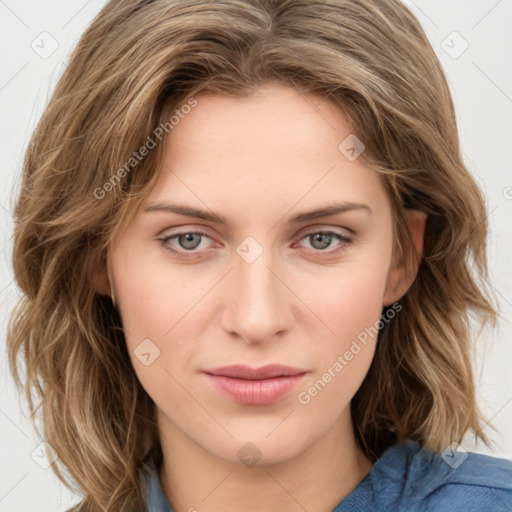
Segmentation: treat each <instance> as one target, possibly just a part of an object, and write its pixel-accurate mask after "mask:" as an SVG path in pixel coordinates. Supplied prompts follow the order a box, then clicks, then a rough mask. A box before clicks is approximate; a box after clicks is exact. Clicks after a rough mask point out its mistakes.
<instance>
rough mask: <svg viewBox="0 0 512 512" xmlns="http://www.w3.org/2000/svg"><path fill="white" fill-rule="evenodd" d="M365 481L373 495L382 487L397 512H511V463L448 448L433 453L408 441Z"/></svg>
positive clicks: (380, 462)
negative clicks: (399, 511)
mask: <svg viewBox="0 0 512 512" xmlns="http://www.w3.org/2000/svg"><path fill="white" fill-rule="evenodd" d="M371 480H372V485H373V488H374V492H375V493H376V494H377V495H378V492H379V490H380V491H383V492H384V488H386V487H387V491H388V493H387V495H388V497H389V500H390V501H391V502H392V503H393V506H394V507H395V508H396V509H397V510H409V511H410V510H415V511H418V512H423V511H424V512H428V511H434V510H436V511H437V510H443V511H446V512H448V511H449V512H452V511H453V512H456V511H464V512H471V511H482V510H493V511H494V512H502V511H503V512H505V511H508V512H510V511H512V461H509V460H507V459H501V458H497V457H491V456H488V455H481V454H478V453H468V452H465V451H456V450H454V449H453V447H450V448H447V449H446V450H444V451H443V452H435V451H432V450H427V449H422V448H420V446H419V445H418V443H415V442H413V441H407V442H405V443H400V444H398V445H395V446H392V447H390V448H388V449H387V450H386V451H385V452H384V453H383V454H382V456H381V458H380V459H379V460H378V461H377V463H376V464H375V466H374V468H373V469H372V471H371ZM390 486H391V487H392V488H394V489H395V491H394V492H391V493H390V492H389V490H390ZM390 504H391V503H390Z"/></svg>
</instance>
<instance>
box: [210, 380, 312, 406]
mask: <svg viewBox="0 0 512 512" xmlns="http://www.w3.org/2000/svg"><path fill="white" fill-rule="evenodd" d="M205 375H206V376H207V377H208V378H209V380H210V382H211V383H212V384H213V386H214V387H215V388H216V389H217V390H218V391H220V393H222V394H223V395H224V396H226V397H228V398H230V399H231V400H233V401H234V402H237V403H239V404H245V405H268V404H272V403H274V402H277V401H278V400H280V399H281V398H284V397H285V396H286V395H287V394H289V393H290V392H291V391H292V390H293V389H294V388H296V387H297V386H298V385H299V383H300V381H301V380H302V379H303V378H304V376H305V375H306V374H305V373H301V374H300V375H288V376H286V377H274V378H272V379H262V380H247V379H235V378H233V377H226V376H224V375H211V374H209V373H205Z"/></svg>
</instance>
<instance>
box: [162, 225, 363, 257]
mask: <svg viewBox="0 0 512 512" xmlns="http://www.w3.org/2000/svg"><path fill="white" fill-rule="evenodd" d="M344 230H345V231H348V232H349V234H347V233H344V232H343V231H344ZM189 233H190V234H200V235H201V236H203V237H204V236H206V237H208V238H209V239H210V240H212V241H213V237H212V236H211V235H210V234H209V233H207V230H206V229H203V228H191V229H182V230H180V231H177V232H175V233H169V234H168V235H162V236H159V237H158V239H159V240H164V241H165V240H170V239H173V238H175V237H178V236H180V235H185V234H189ZM317 233H334V234H338V235H340V236H341V237H342V239H341V240H339V241H340V242H343V238H346V239H347V240H346V241H348V240H350V241H352V239H353V236H354V234H355V233H354V232H353V231H352V230H350V229H348V228H340V227H321V226H318V227H310V228H304V229H303V230H301V231H300V232H299V233H298V234H297V235H295V236H294V242H296V241H301V240H302V239H304V238H305V237H307V236H310V235H313V234H317ZM190 252H194V251H190Z"/></svg>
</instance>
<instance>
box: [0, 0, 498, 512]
mask: <svg viewBox="0 0 512 512" xmlns="http://www.w3.org/2000/svg"><path fill="white" fill-rule="evenodd" d="M270 82H279V83H284V84H287V85H289V86H292V87H294V88H296V89H297V90H299V91H300V92H301V93H310V94H316V95H318V96H321V97H322V98H327V99H328V100H329V101H331V102H334V103H336V104H338V105H339V106H340V108H341V109H342V111H343V112H344V113H345V114H346V116H347V119H348V120H349V122H350V123H351V127H352V129H353V133H355V134H357V136H358V137H359V138H360V139H361V140H362V141H364V144H365V145H366V151H365V152H364V154H363V155H362V157H363V158H364V159H365V161H366V162H367V163H368V165H369V166H371V167H372V168H373V169H375V170H376V171H377V172H381V173H382V174H383V176H384V181H385V184H386V187H387V191H388V193H389V197H390V200H391V203H392V207H393V214H394V223H395V226H394V227H395V236H396V246H397V248H398V250H401V251H402V252H403V251H404V249H405V247H406V246H407V244H410V243H411V239H410V235H409V232H408V229H407V222H406V210H407V208H413V209H418V210H422V211H424V212H426V213H427V214H428V220H427V224H426V232H425V244H424V256H423V259H422V261H421V264H420V267H419V271H418V275H417V278H416V280H415V282H414V283H413V285H412V287H411V288H410V289H409V291H408V292H407V294H406V295H405V296H404V297H403V299H402V300H401V304H402V307H403V311H402V312H401V313H400V314H398V315H397V316H396V318H394V320H393V321H392V322H390V323H387V324H386V325H385V326H384V327H383V328H382V330H381V332H380V333H379V342H378V344H377V349H376V354H375V357H374V360H373V362H372V365H371V367H370V370H369V372H368V374H367V377H366V379H365V381H364V382H363V384H362V386H361V388H360V389H359V390H358V392H357V394H356V395H355V397H354V398H353V400H352V403H351V409H352V417H353V424H354V429H355V433H356V438H357V441H358V443H359V445H360V447H361V448H362V450H363V451H364V453H365V454H366V455H367V457H369V458H370V459H371V460H372V461H375V460H376V459H377V458H378V457H379V455H380V454H381V453H382V452H383V451H384V450H385V449H386V448H387V447H388V446H390V445H392V444H394V443H396V442H398V441H400V440H403V439H413V440H417V441H418V442H420V443H421V445H422V446H424V447H427V448H432V449H435V450H440V449H443V448H444V447H445V446H446V445H448V444H450V443H451V442H454V441H456V442H460V441H461V440H462V437H463V435H464V434H465V433H467V432H471V431H472V432H474V433H475V435H476V436H477V437H479V438H481V439H483V440H484V441H485V440H486V439H485V436H484V434H483V432H482V421H483V419H482V417H481V414H480V412H479V410H478V407H477V403H476V399H475V387H474V378H473V373H472V368H471V350H470V349H471V343H470V341H471V336H470V335H471V332H472V329H471V328H470V327H471V325H470V322H469V320H470V316H471V317H472V316H475V318H477V319H478V320H479V321H480V322H481V324H482V325H485V323H486V322H488V321H491V323H492V324H494V322H495V315H496V313H495V311H494V309H493V307H492V306H491V300H490V297H491V295H490V294H489V290H488V289H487V287H486V278H487V260H486V235H487V222H486V206H485V201H484V197H483V194H482V192H481V190H480V189H479V187H478V185H477V184H476V182H475V180H474V179H473V177H472V176H471V174H470V173H469V172H468V170H467V168H466V166H465V164H464V162H463V159H462V156H461V152H460V148H459V140H458V132H457V124H456V118H455V113H454V106H453V103H452V98H451V95H450V91H449V87H448V85H447V81H446V78H445V75H444V73H443V70H442V69H441V66H440V63H439V61H438V59H437V57H436V55H435V53H434V51H433V49H432V47H431V45H430V43H429V41H428V39H427V37H426V35H425V33H424V31H423V30H422V28H421V26H420V24H419V23H418V21H417V19H416V18H415V16H414V15H413V14H412V13H411V11H410V10H409V9H408V8H407V7H406V6H405V5H404V4H402V3H401V2H400V1H398V0H365V1H362V0H360V1H354V0H293V1H292V0H289V1H288V0H282V1H281V0H223V1H222V2H212V1H210V0H160V1H148V0H112V1H110V2H108V3H107V4H106V6H105V7H104V8H103V9H102V11H101V12H100V13H99V15H98V16H97V17H96V18H95V20H94V21H93V22H92V24H91V25H90V27H89V28H88V29H87V30H86V32H85V33H84V34H83V36H82V37H81V39H80V40H79V42H78V45H77V47H76V49H75V50H74V52H73V54H72V55H71V57H70V60H69V63H68V65H67V67H66V70H65V71H64V73H63V75H62V77H61V78H60V80H59V82H58V84H57V86H56V88H55V90H54V93H53V95H52V97H51V99H50V101H49V103H48V105H47V107H46V109H45V111H44V113H43V115H42V117H41V119H40V121H39V124H38V126H37V128H36V130H35V132H34V134H33V136H32V139H31V141H30V144H29V146H28V149H27V152H26V156H25V160H24V163H23V181H22V187H21V192H20V195H19V197H18V200H17V204H16V209H15V231H14V252H13V263H14V271H15V276H16V281H17V283H18V285H19V287H20V288H21V291H22V298H21V300H20V302H19V303H18V305H17V306H16V308H15V309H14V310H13V312H12V315H11V318H10V322H9V327H8V351H9V364H10V369H11V372H12V374H13V376H14V379H15V382H16V384H17V386H18V387H20V386H22V382H21V379H20V374H19V369H18V366H17V362H18V359H20V358H22V359H23V362H24V363H25V364H26V370H27V371H26V376H25V379H24V383H23V386H24V389H25V391H26V397H27V400H28V403H29V406H30V411H31V417H32V418H33V417H34V415H35V414H36V413H37V411H38V410H39V408H42V420H43V429H44V433H43V436H44V439H45V440H46V441H47V442H48V443H49V444H50V445H51V446H52V447H53V448H54V449H55V450H56V451H57V453H58V455H59V459H58V462H56V463H54V464H53V465H52V467H53V469H54V471H55V472H56V474H57V476H58V477H59V478H60V480H61V481H62V482H63V483H64V484H65V485H67V486H68V487H70V488H71V485H70V484H68V481H67V479H66V477H65V476H64V474H63V473H62V472H61V471H60V470H59V467H58V466H59V465H63V467H64V468H65V469H67V470H68V471H69V475H70V477H71V481H72V482H76V484H77V487H78V488H79V489H80V490H81V491H82V492H83V496H84V497H83V501H82V502H81V504H80V508H79V510H83V511H105V510H116V511H117V510H119V511H123V512H124V511H131V510H141V509H143V508H144V507H145V501H144V496H143V489H142V486H141V482H140V480H139V473H138V472H139V470H140V467H141V460H142V459H143V458H144V456H145V455H147V454H148V450H149V449H150V451H149V455H150V456H151V457H152V458H153V460H154V461H155V462H156V463H157V464H159V463H160V462H161V457H162V453H161V447H160V444H159V439H158V433H157V428H156V417H155V407H154V404H153V402H152V400H151V398H150V397H149V395H148V394H147V393H146V392H145V390H144V389H143V388H142V386H141V385H140V383H139V381H138V379H137V377H136V374H135V372H134V370H133V368H132V366H131V363H130V359H129V355H128V353H127V348H126V344H125V340H124V337H123V330H122V323H121V318H120V316H119V315H118V313H117V311H116V309H115V308H114V307H113V304H112V301H111V300H110V298H109V297H105V296H102V295H99V294H98V293H96V292H95V289H94V287H93V286H92V284H91V275H92V272H93V269H95V268H102V269H105V268H106V265H107V256H106V255H107V251H108V247H109V244H110V242H111V240H112V238H113V236H115V234H116V233H117V232H118V231H119V230H121V229H122V228H123V226H125V225H126V224H127V223H128V222H129V221H130V219H131V218H133V215H134V214H135V212H136V210H137V209H138V207H139V206H140V204H141V202H142V201H143V200H144V198H145V197H146V195H147V193H148V192H149V190H151V188H152V187H153V186H154V184H155V181H156V178H157V176H158V172H157V169H159V166H160V164H161V161H162V147H163V145H164V144H163V143H160V144H158V145H157V146H156V147H155V148H154V149H153V150H151V151H150V152H149V153H148V154H147V155H146V156H145V158H143V159H141V161H140V162H137V163H136V165H134V166H133V169H132V170H131V171H130V172H126V173H125V174H126V175H125V176H123V177H122V179H119V180H118V181H116V183H115V184H114V185H112V186H108V187H107V186H105V184H106V183H107V182H111V183H112V181H111V180H112V176H113V174H114V172H115V170H117V169H120V168H122V167H123V165H124V164H125V163H126V162H127V161H129V159H130V158H131V157H132V156H133V154H134V151H137V150H138V149H139V148H140V147H142V146H143V145H144V144H145V143H146V142H147V137H148V136H149V135H150V134H151V133H153V131H154V130H155V128H156V127H158V126H159V125H161V124H162V123H166V122H168V121H169V119H170V117H171V115H172V114H173V112H175V110H176V109H177V108H179V106H180V105H183V104H184V102H185V101H186V100H187V99H190V98H193V97H194V95H196V94H198V93H200V92H204V91H209V92H212V93H216V94H221V95H224V96H229V97H238V98H243V97H249V96H250V95H251V94H253V93H254V92H255V91H257V89H258V88H260V87H261V86H262V85H264V84H267V83H270ZM100 189H102V190H103V191H105V190H108V193H104V194H103V192H102V194H103V197H102V198H98V195H99V194H98V193H94V191H97V190H100ZM403 254H405V253H404V252H403ZM33 392H34V393H35V394H33ZM33 397H35V398H36V399H37V401H38V403H36V402H35V401H34V399H33ZM74 487H75V486H74Z"/></svg>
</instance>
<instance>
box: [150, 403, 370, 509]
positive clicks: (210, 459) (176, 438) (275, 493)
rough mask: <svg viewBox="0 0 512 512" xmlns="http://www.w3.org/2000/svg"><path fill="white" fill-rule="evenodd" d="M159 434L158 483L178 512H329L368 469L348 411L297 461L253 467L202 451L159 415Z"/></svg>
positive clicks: (305, 449)
mask: <svg viewBox="0 0 512 512" xmlns="http://www.w3.org/2000/svg"><path fill="white" fill-rule="evenodd" d="M159 412H160V411H159ZM159 429H160V441H161V445H162V451H163V463H162V467H161V469H160V483H161V485H162V489H163V491H164V493H165V495H166V496H167V499H168V501H169V502H170V503H171V505H172V507H173V508H174V510H175V511H176V512H188V511H192V512H193V511H195V510H197V511H201V512H214V511H215V512H216V511H218V510H234V508H236V510H244V512H256V511H258V512H260V511H261V510H280V511H282V512H296V511H300V510H308V512H328V511H331V510H333V509H334V508H335V507H336V506H337V505H338V504H339V503H340V502H341V501H342V500H343V499H344V498H345V497H346V496H347V495H348V494H349V493H350V492H351V491H352V490H353V489H354V488H355V487H356V486H357V485H358V484H359V482H361V480H362V479H363V478H364V477H365V476H366V475H367V474H368V472H369V471H370V469H371V467H372V463H371V462H370V461H369V460H368V459H367V458H366V457H365V456H364V454H363V453H362V452H361V450H360V449H359V448H358V446H357V444H356V441H355V437H354V432H353V429H352V423H351V419H350V411H349V410H348V408H347V411H346V412H345V413H344V414H343V415H342V417H340V419H339V421H338V422H336V423H335V424H334V426H333V427H332V428H331V429H330V430H329V431H328V432H326V433H325V435H324V436H323V437H321V438H320V439H318V440H315V441H314V442H312V443H311V444H309V445H306V446H305V447H304V449H303V450H302V451H301V452H300V453H299V454H297V455H296V456H295V457H293V458H291V459H288V460H284V461H279V462H275V463H272V464H265V465H254V466H251V467H247V466H245V465H244V464H241V463H236V462H232V461H229V460H225V459H221V458H219V457H217V456H215V455H213V454H211V453H210V452H208V451H206V450H204V449H203V448H202V447H201V446H200V445H198V444H197V443H195V442H194V441H193V440H191V439H190V438H189V437H188V436H187V435H185V434H184V433H183V432H182V431H181V430H179V429H178V428H177V427H176V426H175V425H174V424H172V423H170V422H169V421H168V420H166V419H165V418H162V416H159ZM305 441H307V440H305Z"/></svg>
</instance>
